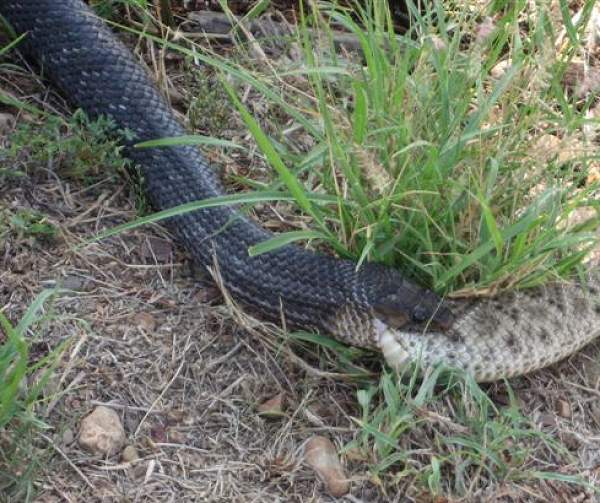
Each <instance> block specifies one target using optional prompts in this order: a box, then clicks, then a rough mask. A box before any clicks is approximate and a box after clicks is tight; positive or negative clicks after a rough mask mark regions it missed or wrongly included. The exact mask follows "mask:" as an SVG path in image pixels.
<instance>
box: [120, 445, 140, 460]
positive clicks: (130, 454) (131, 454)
mask: <svg viewBox="0 0 600 503" xmlns="http://www.w3.org/2000/svg"><path fill="white" fill-rule="evenodd" d="M139 458H140V455H139V454H138V451H137V449H136V448H135V447H134V446H133V445H128V446H127V447H125V449H123V452H122V453H121V461H123V463H131V462H132V461H135V460H136V459H139Z"/></svg>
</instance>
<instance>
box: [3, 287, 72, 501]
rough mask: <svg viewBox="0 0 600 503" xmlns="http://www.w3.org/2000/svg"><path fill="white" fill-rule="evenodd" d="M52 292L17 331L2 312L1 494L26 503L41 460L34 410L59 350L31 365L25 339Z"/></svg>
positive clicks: (40, 424) (38, 302)
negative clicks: (37, 443)
mask: <svg viewBox="0 0 600 503" xmlns="http://www.w3.org/2000/svg"><path fill="white" fill-rule="evenodd" d="M53 293H54V292H53V291H50V290H47V291H44V292H42V293H41V294H40V295H39V296H38V297H37V298H36V299H35V300H34V301H33V302H32V304H31V305H30V307H29V308H28V309H27V311H26V312H25V314H24V315H23V317H22V318H21V320H20V321H19V323H18V324H17V325H12V324H11V323H10V321H9V320H8V318H7V317H6V316H5V315H4V314H3V313H2V312H0V335H1V336H2V337H0V341H1V342H0V492H2V494H4V495H5V496H6V497H10V498H11V500H12V501H30V500H31V499H32V495H33V494H34V487H33V478H34V476H35V472H36V470H37V468H38V467H39V466H38V460H39V458H40V456H41V454H42V453H41V450H40V449H39V448H38V447H37V446H36V445H35V442H36V432H38V431H39V430H40V429H45V428H46V425H45V424H44V423H43V422H42V421H41V420H40V419H38V418H37V417H36V414H35V411H36V405H37V404H38V402H39V400H40V394H41V392H42V390H43V389H44V387H45V385H46V383H47V382H48V379H49V377H50V375H51V374H52V372H53V369H54V367H55V366H56V365H57V364H58V362H59V357H60V354H61V352H62V350H63V347H62V346H60V347H58V348H57V349H55V350H54V351H52V352H50V353H48V354H47V355H45V356H43V357H42V358H39V359H38V360H37V361H34V360H32V355H31V354H30V350H29V343H28V338H30V337H31V331H32V330H34V329H35V326H36V324H38V323H39V321H40V320H41V316H40V312H41V310H42V306H43V305H44V303H45V302H46V301H47V300H48V299H49V298H50V297H51V296H52V295H53Z"/></svg>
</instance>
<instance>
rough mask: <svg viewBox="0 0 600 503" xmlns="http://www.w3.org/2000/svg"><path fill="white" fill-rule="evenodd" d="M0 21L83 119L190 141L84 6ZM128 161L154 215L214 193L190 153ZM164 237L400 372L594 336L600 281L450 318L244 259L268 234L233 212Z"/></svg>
mask: <svg viewBox="0 0 600 503" xmlns="http://www.w3.org/2000/svg"><path fill="white" fill-rule="evenodd" d="M0 14H2V15H3V16H4V17H5V18H6V20H7V21H8V22H9V23H10V25H11V26H12V27H13V28H14V30H15V31H16V33H17V34H21V33H26V37H25V39H24V41H23V43H22V45H21V48H22V49H23V50H24V52H25V53H26V54H28V55H29V56H31V57H32V58H34V59H36V60H37V61H38V62H39V64H40V66H41V68H42V70H43V72H44V73H45V75H47V76H48V77H49V78H50V79H51V80H52V81H53V82H54V83H55V84H56V85H57V86H58V87H59V88H60V89H61V90H62V91H63V92H64V93H65V95H66V96H67V97H68V98H69V99H70V100H71V101H72V102H73V103H74V104H75V105H77V106H79V107H81V108H82V109H83V110H84V111H85V112H86V113H88V114H89V115H90V116H92V117H95V116H98V115H102V114H103V115H108V116H110V117H112V118H113V119H114V121H115V122H116V124H117V125H118V126H119V127H120V128H123V129H128V130H130V131H132V132H133V133H134V134H135V136H136V141H142V140H149V139H157V138H164V137H173V136H180V135H183V134H186V131H185V129H184V128H183V127H182V126H181V125H180V124H179V122H178V121H177V119H176V118H175V116H174V114H173V112H172V111H171V109H170V107H169V106H168V104H167V103H166V102H165V100H164V99H163V97H162V96H161V94H160V93H159V92H158V91H157V89H156V88H155V86H154V84H153V83H152V81H151V79H150V78H149V76H148V74H147V72H146V71H145V70H144V68H143V67H142V66H140V64H139V63H138V62H137V61H136V60H135V58H134V57H133V55H132V54H131V53H130V52H129V51H128V50H127V49H126V48H125V47H124V46H123V45H122V44H121V43H120V42H119V41H118V40H117V39H116V38H115V36H114V35H113V34H112V32H111V31H110V30H109V29H108V28H107V27H106V26H105V25H104V24H103V23H102V21H101V20H100V19H98V18H97V16H96V15H95V14H94V13H93V12H92V11H91V10H90V9H89V8H88V7H87V6H86V5H85V4H83V3H82V2H81V1H80V0H0ZM126 154H127V155H128V156H129V157H130V158H131V159H132V160H133V161H134V162H135V163H136V164H137V165H139V166H140V168H141V172H142V176H143V179H144V189H145V192H146V194H147V195H148V197H149V199H150V201H151V202H152V204H153V205H154V206H155V208H156V209H159V210H160V209H166V208H171V207H173V206H176V205H179V204H183V203H187V202H190V201H195V200H201V199H205V198H210V197H215V196H219V195H222V194H223V188H222V186H221V184H220V183H219V181H218V179H217V178H216V176H215V174H214V172H213V170H212V169H211V168H210V166H208V164H207V163H206V161H205V160H204V158H203V157H202V156H201V154H200V153H199V152H198V150H197V149H196V148H194V147H190V146H180V147H170V148H151V149H136V148H133V147H132V145H128V146H127V147H126ZM167 225H168V227H169V228H170V229H171V230H172V231H173V232H174V233H175V234H176V235H177V237H178V238H179V239H180V240H181V241H182V242H183V244H184V245H185V246H186V247H187V249H188V250H189V252H190V253H191V255H192V256H193V258H194V259H195V260H196V261H197V262H198V263H200V264H202V265H204V266H210V265H212V264H213V263H215V262H216V263H217V264H218V267H219V271H220V275H221V278H222V280H223V283H224V286H225V287H226V288H227V289H228V290H229V291H231V293H232V294H233V295H234V296H235V297H236V298H237V299H239V300H240V301H242V302H244V303H246V304H250V305H253V306H255V307H258V308H259V309H260V310H262V311H263V312H264V313H265V314H266V315H267V316H270V317H271V318H275V319H279V318H280V317H281V316H283V317H285V319H286V320H287V321H288V322H290V323H292V324H293V325H296V326H300V327H304V328H308V329H316V330H321V331H323V332H326V333H329V334H331V335H333V336H335V337H337V338H339V339H341V340H343V341H346V342H348V343H351V344H355V345H358V346H363V347H369V348H379V349H381V350H382V351H383V353H384V355H385V357H386V359H387V361H388V362H389V363H390V364H391V365H393V366H396V367H401V366H403V365H404V364H406V363H409V362H412V361H414V360H415V359H421V361H422V363H423V364H424V365H425V366H430V365H434V364H438V363H444V364H447V365H449V366H454V367H458V368H463V369H465V370H467V371H468V372H471V373H472V374H473V375H474V376H475V378H476V379H478V380H492V379H496V378H500V377H508V376H513V375H516V374H520V373H524V372H528V371H531V370H533V369H536V368H539V367H543V366H545V365H548V364H550V363H552V362H555V361H557V360H559V359H561V358H563V357H565V356H567V355H569V354H571V353H573V352H574V351H576V350H577V349H578V348H580V347H581V346H583V345H584V344H586V343H587V342H589V341H590V340H591V339H593V338H594V337H595V336H596V335H598V334H599V332H600V307H599V306H600V304H599V303H598V292H599V291H600V281H599V276H598V275H597V274H596V273H594V274H593V275H591V277H590V282H589V284H588V285H587V287H586V288H584V287H582V286H581V285H579V284H575V283H574V284H564V285H550V286H547V287H546V288H543V289H538V290H531V291H526V292H522V293H515V294H512V295H505V296H501V297H499V298H497V299H494V300H484V301H477V302H474V303H467V304H465V303H452V304H450V307H451V308H452V314H451V311H450V310H449V308H448V305H446V304H445V303H442V302H441V301H440V299H439V298H438V297H437V296H436V295H434V294H433V293H431V292H429V291H427V290H423V289H421V288H419V287H417V286H415V285H414V284H412V283H410V282H409V281H407V280H406V279H404V278H403V277H401V276H400V274H398V273H397V272H396V271H393V270H390V269H388V268H384V267H380V266H377V265H367V266H364V267H361V268H360V269H359V270H357V269H356V265H355V264H354V263H353V262H351V261H347V260H339V259H336V258H333V257H328V256H325V255H319V254H316V253H312V252H310V251H307V250H304V249H302V248H300V247H297V246H292V245H290V246H286V247H284V248H281V249H278V250H277V251H274V252H270V253H266V254H263V255H260V256H258V257H250V256H249V255H248V248H249V247H250V246H252V245H255V244H257V243H259V242H261V241H264V240H265V239H268V238H270V237H272V236H271V234H270V233H268V232H267V231H265V230H263V229H262V228H260V227H259V226H258V225H256V224H255V223H254V222H252V221H251V220H250V219H248V218H247V217H245V216H243V215H240V214H239V213H238V212H237V210H236V209H235V208H231V207H215V208H210V209H203V210H197V211H194V212H190V213H187V214H184V215H181V216H177V217H174V218H171V219H169V220H168V221H167ZM453 315H454V321H453ZM452 321H453V322H452ZM430 322H431V323H430ZM448 327H449V328H448Z"/></svg>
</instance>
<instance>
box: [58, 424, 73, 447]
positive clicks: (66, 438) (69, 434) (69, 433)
mask: <svg viewBox="0 0 600 503" xmlns="http://www.w3.org/2000/svg"><path fill="white" fill-rule="evenodd" d="M74 440H75V434H74V433H73V430H72V429H71V428H67V429H66V430H65V431H63V433H62V438H61V441H62V444H63V445H70V444H72V443H73V441H74Z"/></svg>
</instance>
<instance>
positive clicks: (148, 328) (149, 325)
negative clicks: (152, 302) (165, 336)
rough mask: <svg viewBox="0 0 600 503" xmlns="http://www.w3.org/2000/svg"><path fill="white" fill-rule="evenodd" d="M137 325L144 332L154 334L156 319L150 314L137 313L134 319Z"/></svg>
mask: <svg viewBox="0 0 600 503" xmlns="http://www.w3.org/2000/svg"><path fill="white" fill-rule="evenodd" d="M134 321H135V325H136V326H137V327H138V328H141V329H142V330H143V331H144V332H154V329H155V328H156V319H155V318H154V316H152V315H151V314H150V313H137V314H136V315H135V318H134Z"/></svg>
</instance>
